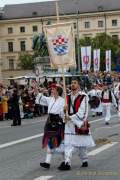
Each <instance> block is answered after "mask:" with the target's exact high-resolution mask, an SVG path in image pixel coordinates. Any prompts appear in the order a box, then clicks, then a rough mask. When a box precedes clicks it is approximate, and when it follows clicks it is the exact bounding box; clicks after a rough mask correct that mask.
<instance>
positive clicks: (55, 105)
mask: <svg viewBox="0 0 120 180" xmlns="http://www.w3.org/2000/svg"><path fill="white" fill-rule="evenodd" d="M50 88H51V96H50V97H46V96H44V95H43V94H41V96H40V100H39V102H40V104H41V105H46V106H48V118H47V122H46V124H45V127H44V136H43V141H42V147H43V148H47V154H46V159H45V162H41V163H40V166H41V167H43V168H46V169H49V168H50V164H51V158H52V154H53V153H54V151H55V150H56V149H57V148H59V146H60V145H61V143H62V140H63V138H64V123H63V116H64V112H63V108H64V98H62V97H61V95H62V88H61V87H60V86H58V85H57V84H52V85H51V87H50Z"/></svg>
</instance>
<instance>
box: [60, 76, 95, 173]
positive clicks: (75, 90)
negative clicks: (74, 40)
mask: <svg viewBox="0 0 120 180" xmlns="http://www.w3.org/2000/svg"><path fill="white" fill-rule="evenodd" d="M79 83H80V82H79V80H78V79H76V78H74V79H73V80H72V84H71V94H69V95H68V96H67V104H68V105H67V107H65V111H68V115H65V120H66V121H67V122H66V124H65V139H64V143H65V161H64V162H62V163H61V164H60V166H59V167H58V169H59V170H70V169H71V158H72V152H73V151H74V149H75V148H78V149H79V154H80V159H81V162H82V167H87V166H88V156H87V147H92V146H94V145H95V144H94V141H93V138H92V136H91V134H90V129H89V124H88V121H87V116H88V96H87V95H86V94H85V93H84V92H80V84H79Z"/></svg>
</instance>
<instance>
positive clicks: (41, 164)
mask: <svg viewBox="0 0 120 180" xmlns="http://www.w3.org/2000/svg"><path fill="white" fill-rule="evenodd" d="M40 166H41V167H43V168H46V169H49V168H50V164H48V163H46V162H43V163H40Z"/></svg>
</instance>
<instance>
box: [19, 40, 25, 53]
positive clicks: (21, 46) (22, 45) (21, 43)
mask: <svg viewBox="0 0 120 180" xmlns="http://www.w3.org/2000/svg"><path fill="white" fill-rule="evenodd" d="M20 49H21V51H25V50H26V47H25V41H20Z"/></svg>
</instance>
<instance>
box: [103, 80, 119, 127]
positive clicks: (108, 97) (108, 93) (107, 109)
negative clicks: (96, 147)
mask: <svg viewBox="0 0 120 180" xmlns="http://www.w3.org/2000/svg"><path fill="white" fill-rule="evenodd" d="M101 102H102V107H103V115H104V117H105V124H106V125H109V121H110V118H111V105H112V103H113V104H114V106H115V107H116V108H117V102H116V99H115V96H114V94H113V92H112V90H111V89H110V88H109V85H108V84H107V82H105V84H104V89H103V91H102V94H101Z"/></svg>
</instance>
